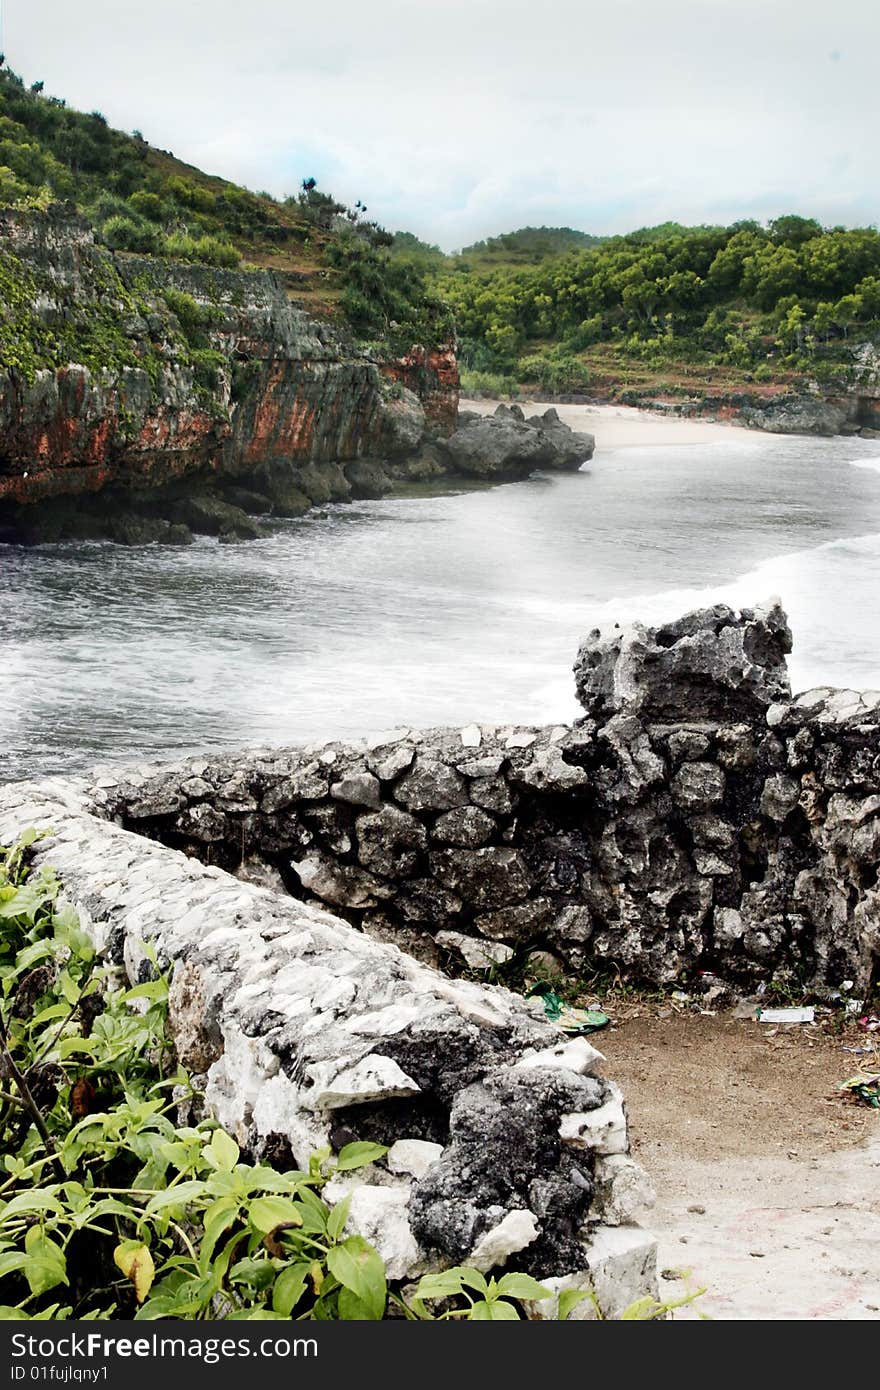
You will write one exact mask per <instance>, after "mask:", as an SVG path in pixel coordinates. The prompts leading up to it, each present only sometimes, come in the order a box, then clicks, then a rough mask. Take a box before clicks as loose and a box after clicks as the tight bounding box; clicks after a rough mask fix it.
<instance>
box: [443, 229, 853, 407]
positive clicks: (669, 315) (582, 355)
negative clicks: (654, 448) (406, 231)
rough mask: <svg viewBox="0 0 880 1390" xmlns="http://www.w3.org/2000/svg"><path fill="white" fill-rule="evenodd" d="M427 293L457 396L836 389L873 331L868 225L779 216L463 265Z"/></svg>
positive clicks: (648, 232) (449, 269) (451, 268)
mask: <svg viewBox="0 0 880 1390" xmlns="http://www.w3.org/2000/svg"><path fill="white" fill-rule="evenodd" d="M498 240H503V239H498ZM489 244H490V243H486V245H489ZM435 283H436V287H437V290H438V292H439V293H440V294H441V295H442V296H443V297H444V298H445V299H448V300H449V302H450V303H451V305H452V307H453V310H454V313H455V318H456V323H457V327H458V333H459V338H460V344H461V361H462V364H463V366H464V368H465V370H466V372H467V373H469V374H470V375H469V376H468V375H466V376H465V380H464V385H465V387H466V389H467V388H470V389H477V388H479V387H480V386H481V385H484V384H485V389H490V390H498V389H503V388H504V387H505V386H506V388H507V389H511V388H513V387H516V386H518V385H525V386H526V387H528V388H529V389H534V388H537V389H540V390H542V391H546V392H561V393H570V392H572V391H581V392H582V391H590V392H592V393H593V394H604V393H607V392H608V391H609V390H614V389H617V388H618V387H623V388H628V387H635V388H644V390H646V391H648V392H651V391H663V390H672V391H674V392H684V393H688V394H693V393H694V390H695V388H698V389H703V388H704V387H705V388H710V387H711V386H712V385H713V383H714V384H715V385H718V386H721V387H723V389H724V390H730V389H733V388H734V387H736V386H742V385H748V384H751V383H753V382H757V383H759V384H760V383H762V382H763V383H770V384H772V383H776V384H778V385H786V386H790V385H792V384H794V383H797V382H804V381H806V380H807V379H818V380H819V381H820V382H825V383H826V384H829V385H833V384H835V383H837V384H839V385H841V386H844V387H845V386H846V385H847V384H848V382H850V381H851V380H852V379H853V375H854V373H855V372H856V371H857V370H858V369H859V368H858V362H857V360H856V359H857V356H858V352H860V351H861V349H860V345H862V344H864V343H865V342H873V341H875V340H876V339H877V337H878V334H880V234H878V232H877V230H876V228H873V227H868V228H856V229H854V230H847V229H845V228H842V227H833V228H823V227H821V226H820V225H819V223H817V222H815V221H813V220H812V219H810V218H804V217H798V216H794V215H789V216H785V217H779V218H777V219H775V221H773V222H771V223H770V224H769V225H768V226H766V227H764V226H761V225H760V224H759V223H757V222H752V221H748V222H737V223H734V224H733V225H732V226H730V227H714V226H700V227H684V226H682V225H681V224H679V223H666V224H664V225H662V226H660V227H653V228H642V229H640V230H639V231H636V232H633V233H632V234H630V235H628V236H617V237H609V238H607V239H606V240H604V241H601V242H598V243H594V244H592V245H589V246H586V247H583V248H578V249H574V250H570V251H568V252H567V253H566V254H563V255H556V256H550V257H547V258H546V259H543V260H541V261H540V262H539V263H538V264H535V265H515V264H512V263H509V264H504V265H500V266H496V267H492V266H490V265H488V264H486V263H485V262H483V263H478V264H470V263H468V262H467V261H466V260H465V258H464V257H462V258H461V263H459V264H456V263H455V262H454V261H447V263H446V267H445V268H444V269H443V270H442V271H441V272H439V273H437V274H436V280H435ZM857 350H858V351H857ZM485 374H489V376H490V377H491V381H489V382H486V383H483V382H482V381H481V380H480V379H479V378H480V377H481V375H485Z"/></svg>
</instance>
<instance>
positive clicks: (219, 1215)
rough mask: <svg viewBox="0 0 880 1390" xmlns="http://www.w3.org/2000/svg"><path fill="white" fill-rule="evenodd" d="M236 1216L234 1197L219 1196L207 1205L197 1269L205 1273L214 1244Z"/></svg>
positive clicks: (236, 1207)
mask: <svg viewBox="0 0 880 1390" xmlns="http://www.w3.org/2000/svg"><path fill="white" fill-rule="evenodd" d="M237 1216H238V1203H237V1202H236V1200H235V1198H234V1197H220V1198H218V1200H217V1201H216V1202H213V1203H212V1204H211V1206H209V1207H208V1209H207V1211H206V1212H205V1215H204V1222H205V1234H204V1236H203V1237H202V1246H201V1250H200V1251H199V1269H200V1270H201V1272H202V1274H206V1273H207V1270H208V1265H209V1264H210V1262H211V1256H212V1255H213V1253H214V1246H215V1245H216V1244H217V1241H218V1240H219V1239H220V1237H221V1236H222V1234H223V1232H224V1231H228V1230H229V1227H230V1226H231V1225H232V1223H233V1221H234V1220H235V1218H236V1217H237Z"/></svg>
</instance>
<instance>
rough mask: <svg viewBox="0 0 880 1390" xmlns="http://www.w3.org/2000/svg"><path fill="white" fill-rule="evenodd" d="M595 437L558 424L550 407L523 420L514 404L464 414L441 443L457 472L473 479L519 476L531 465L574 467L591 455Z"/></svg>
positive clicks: (533, 467)
mask: <svg viewBox="0 0 880 1390" xmlns="http://www.w3.org/2000/svg"><path fill="white" fill-rule="evenodd" d="M595 443H596V441H595V439H594V438H593V436H592V435H591V434H578V433H576V432H575V431H574V430H572V429H570V428H569V426H568V425H566V424H563V422H562V421H561V420H560V418H559V416H558V415H557V413H556V411H555V410H548V411H546V412H545V413H544V415H542V416H540V417H535V418H534V419H533V420H529V421H527V420H525V419H524V417H523V413H522V411H521V410H519V408H518V407H516V406H513V407H509V406H505V405H499V407H498V409H497V410H496V412H495V414H494V415H478V416H474V415H472V414H468V415H467V416H466V417H460V422H459V425H458V428H457V429H456V430H455V432H454V433H453V434H451V435H450V437H449V438H448V439H447V440H445V441H443V445H442V448H443V450H444V451H445V453H446V454H447V456H448V458H449V460H450V463H451V466H452V467H453V469H454V470H455V472H457V473H463V474H466V475H468V476H472V477H477V478H493V477H494V478H498V477H502V478H525V477H527V476H528V475H529V473H532V472H533V471H534V470H535V469H536V468H550V469H558V470H563V471H572V472H573V471H574V470H575V469H577V468H580V466H581V464H582V463H585V462H586V461H587V459H590V458H592V456H593V450H594V448H595Z"/></svg>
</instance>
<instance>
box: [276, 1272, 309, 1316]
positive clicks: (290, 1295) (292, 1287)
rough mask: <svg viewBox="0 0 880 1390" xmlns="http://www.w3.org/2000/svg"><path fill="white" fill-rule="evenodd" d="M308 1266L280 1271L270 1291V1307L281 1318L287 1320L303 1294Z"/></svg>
mask: <svg viewBox="0 0 880 1390" xmlns="http://www.w3.org/2000/svg"><path fill="white" fill-rule="evenodd" d="M308 1277H309V1265H308V1263H305V1264H302V1263H300V1264H295V1265H288V1266H287V1268H286V1269H282V1271H281V1273H280V1274H279V1275H278V1278H277V1279H276V1280H275V1284H274V1287H273V1289H272V1307H273V1309H274V1310H275V1312H276V1313H277V1314H278V1315H279V1317H282V1318H289V1317H290V1315H291V1313H292V1312H293V1310H294V1308H295V1307H296V1305H297V1304H298V1303H299V1301H300V1299H301V1298H302V1296H303V1294H304V1293H305V1289H306V1283H307V1282H308Z"/></svg>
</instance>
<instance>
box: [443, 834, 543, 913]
mask: <svg viewBox="0 0 880 1390" xmlns="http://www.w3.org/2000/svg"><path fill="white" fill-rule="evenodd" d="M429 863H430V865H431V871H432V873H433V874H434V875H435V876H436V877H437V878H438V879H439V880H440V882H441V883H443V884H444V885H445V886H446V887H447V888H449V889H451V891H452V892H453V893H454V894H455V895H456V896H457V897H459V898H461V899H462V901H463V902H466V903H468V904H469V905H470V906H471V907H473V908H474V909H476V910H477V911H479V912H488V911H491V910H492V909H493V908H498V907H505V906H506V905H507V904H508V903H515V902H519V901H520V900H521V899H523V898H525V897H526V896H527V895H528V892H529V888H530V887H531V880H530V877H529V872H528V869H527V867H526V864H525V862H524V860H523V858H522V856H521V855H520V854H519V853H518V851H517V850H514V849H498V848H495V847H489V848H487V849H447V850H435V851H433V852H432V853H431V855H430V857H429Z"/></svg>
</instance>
